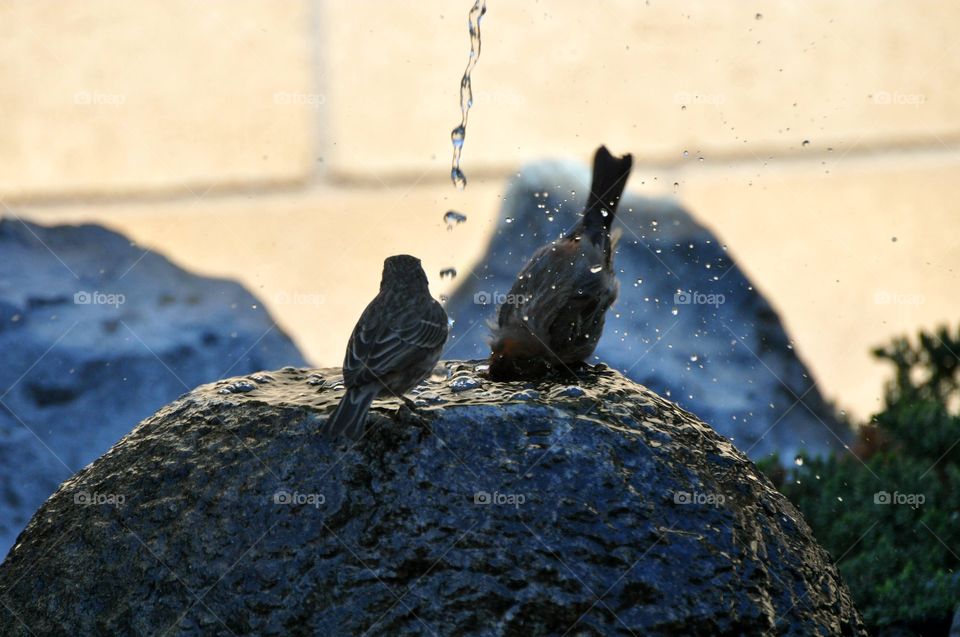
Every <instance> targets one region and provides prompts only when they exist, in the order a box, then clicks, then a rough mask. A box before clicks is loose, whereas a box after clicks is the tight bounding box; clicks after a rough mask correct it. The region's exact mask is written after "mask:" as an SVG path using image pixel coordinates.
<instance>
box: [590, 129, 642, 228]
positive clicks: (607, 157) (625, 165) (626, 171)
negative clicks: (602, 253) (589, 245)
mask: <svg viewBox="0 0 960 637" xmlns="http://www.w3.org/2000/svg"><path fill="white" fill-rule="evenodd" d="M631 168H633V155H630V154H626V155H624V156H623V157H614V156H613V155H612V154H610V151H609V150H607V147H606V146H601V147H600V148H598V149H597V152H596V154H595V155H594V156H593V181H592V182H591V184H590V194H589V195H588V196H587V207H586V210H584V213H583V227H584V228H585V229H586V231H587V236H588V237H589V238H590V240H591V241H592V242H593V243H594V244H596V245H599V244H601V242H602V243H604V245H609V244H607V237H608V236H609V234H610V225H611V224H612V223H613V217H614V215H615V214H616V212H617V205H618V204H619V203H620V197H621V196H622V195H623V189H624V188H626V185H627V178H628V177H629V176H630V170H631Z"/></svg>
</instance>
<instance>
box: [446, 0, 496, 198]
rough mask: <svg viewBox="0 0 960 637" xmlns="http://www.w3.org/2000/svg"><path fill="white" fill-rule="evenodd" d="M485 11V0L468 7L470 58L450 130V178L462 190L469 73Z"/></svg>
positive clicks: (469, 100)
mask: <svg viewBox="0 0 960 637" xmlns="http://www.w3.org/2000/svg"><path fill="white" fill-rule="evenodd" d="M486 12H487V0H475V1H474V3H473V7H472V8H471V9H470V16H469V18H468V20H467V22H468V26H469V28H470V59H469V60H468V61H467V68H466V69H465V70H464V71H463V78H461V80H460V124H459V125H458V126H457V127H456V128H454V129H453V130H452V131H450V140H451V141H452V142H453V162H452V164H451V167H450V180H451V181H452V182H453V185H454V186H456V187H457V188H459V189H460V190H463V189H464V188H465V187H466V185H467V178H466V177H465V176H464V174H463V171H462V170H460V151H462V150H463V139H464V137H466V136H467V115H468V114H469V113H470V107H471V106H473V88H472V86H471V84H470V73H472V72H473V67H474V66H476V65H477V60H478V59H480V19H481V18H482V17H483V15H484V14H485V13H486Z"/></svg>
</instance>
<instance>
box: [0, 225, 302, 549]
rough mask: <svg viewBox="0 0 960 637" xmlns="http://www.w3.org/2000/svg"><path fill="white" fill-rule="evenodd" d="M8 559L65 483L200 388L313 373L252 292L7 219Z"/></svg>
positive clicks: (0, 378) (4, 515) (2, 528)
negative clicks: (285, 369) (270, 374)
mask: <svg viewBox="0 0 960 637" xmlns="http://www.w3.org/2000/svg"><path fill="white" fill-rule="evenodd" d="M0 352H2V354H3V364H2V365H0V556H3V555H6V553H7V550H8V549H9V548H10V546H11V545H12V544H13V540H14V538H15V537H16V535H17V533H19V532H20V531H21V530H22V529H23V527H24V526H25V525H26V523H27V521H28V520H29V519H30V516H31V515H32V514H33V512H34V511H36V509H37V507H39V506H40V505H41V504H42V503H43V501H44V500H46V499H47V497H48V496H49V495H50V494H51V493H53V492H54V491H55V490H56V488H57V486H58V485H59V484H60V483H61V482H63V481H64V480H65V479H67V478H68V477H69V476H71V475H73V473H74V472H76V471H77V470H78V469H80V468H81V467H83V466H84V465H85V464H87V463H89V462H91V461H92V460H94V459H95V458H97V457H98V456H99V455H100V454H102V453H103V452H104V451H106V450H107V449H109V448H110V445H112V444H114V443H115V442H116V441H117V440H119V439H120V437H121V436H123V435H124V434H126V433H127V432H129V431H130V429H131V427H132V426H133V425H134V424H135V423H137V422H139V421H140V420H142V419H143V418H146V417H147V416H149V415H150V414H152V413H153V412H155V411H156V410H157V409H159V408H160V407H162V406H163V405H165V404H167V403H168V402H170V401H171V400H173V399H174V398H176V397H177V396H179V395H181V394H183V393H184V392H185V391H189V390H190V389H191V388H193V387H196V386H197V385H198V384H200V383H205V382H210V381H213V380H216V379H218V378H223V377H224V376H226V375H229V374H238V373H250V372H254V371H256V370H259V369H264V368H268V369H269V368H275V367H282V366H283V365H289V364H293V365H302V364H303V358H302V357H301V356H300V354H299V352H298V351H297V349H296V347H295V346H294V345H293V343H291V341H290V339H288V338H287V337H286V336H285V335H284V334H283V333H282V332H281V331H280V330H279V329H278V328H277V327H276V326H275V325H274V323H273V320H272V319H271V318H270V316H269V315H268V314H267V312H266V311H265V310H264V309H263V307H262V306H261V305H260V304H259V302H258V301H257V299H256V298H254V297H253V296H252V295H251V294H250V293H249V292H247V291H246V290H245V289H244V288H243V287H242V286H240V285H239V284H237V283H235V282H233V281H225V280H220V279H211V278H205V277H200V276H196V275H194V274H190V273H188V272H185V271H184V270H182V269H180V268H178V267H177V266H175V265H173V264H172V263H170V262H169V261H168V260H166V259H165V258H163V257H162V256H159V255H157V254H155V253H153V252H147V251H144V250H143V249H142V248H139V247H137V246H134V245H132V244H131V243H130V241H129V240H128V239H127V238H125V237H123V236H121V235H119V234H117V233H115V232H111V231H109V230H107V229H105V228H102V227H100V226H93V225H85V226H56V227H44V226H39V225H35V224H31V223H26V222H22V221H20V220H17V219H3V220H0Z"/></svg>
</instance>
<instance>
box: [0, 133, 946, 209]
mask: <svg viewBox="0 0 960 637" xmlns="http://www.w3.org/2000/svg"><path fill="white" fill-rule="evenodd" d="M951 145H955V146H956V147H955V148H954V147H951ZM837 146H838V148H837V150H835V151H833V152H832V153H831V152H827V151H826V148H824V149H823V150H817V149H814V150H809V151H807V150H797V151H788V152H779V153H778V152H776V151H772V150H769V149H767V150H762V149H761V150H758V149H756V148H753V149H751V151H752V152H750V151H747V152H744V153H726V154H722V155H712V154H710V153H709V152H707V153H705V157H706V161H704V162H699V161H697V160H696V158H695V157H692V158H690V159H678V160H670V161H650V162H644V161H643V160H642V158H638V157H637V154H636V153H635V154H634V158H635V159H634V169H633V170H634V174H643V173H669V174H671V175H674V176H676V175H677V174H701V175H709V174H719V173H722V172H724V171H738V170H739V171H742V170H747V169H753V168H756V167H757V166H758V161H757V157H761V158H763V159H764V160H766V161H769V162H770V164H771V165H773V166H774V167H802V166H814V165H816V164H817V163H819V162H823V161H827V160H831V159H833V158H834V157H835V156H836V155H835V153H842V152H843V150H842V148H843V147H842V146H840V145H839V144H837ZM554 158H559V159H562V157H554ZM539 159H551V158H549V157H544V158H539ZM574 159H576V158H574ZM904 159H910V160H911V162H916V161H917V160H928V161H932V160H943V159H956V160H960V137H948V138H941V139H937V140H934V141H932V142H929V143H923V144H916V143H913V144H907V143H904V144H899V145H898V144H889V143H887V144H883V145H870V144H863V143H861V144H860V145H859V146H858V147H857V148H854V149H852V150H851V151H850V152H849V153H847V154H846V156H845V157H844V159H843V162H842V165H843V167H844V168H846V167H849V166H851V165H853V166H858V167H867V166H870V165H877V164H881V165H890V166H895V165H896V164H897V163H898V162H900V161H902V160H904ZM530 161H537V159H532V160H530ZM908 166H909V167H911V168H912V167H915V164H914V163H911V164H908ZM519 167H520V166H519V165H515V166H509V167H490V166H486V167H484V166H477V167H475V168H473V169H472V170H471V177H472V179H471V181H472V182H473V183H483V182H489V181H503V180H506V179H509V178H510V177H512V176H513V175H515V174H516V171H517V170H518V168H519ZM834 168H836V167H834ZM311 172H312V171H311ZM324 175H325V177H322V176H320V175H317V174H312V175H308V176H307V177H306V178H292V179H288V180H274V181H262V182H257V181H244V182H240V183H238V182H234V183H230V182H229V181H228V182H223V181H221V182H219V184H218V185H216V186H215V187H213V188H212V189H211V190H210V191H209V192H208V193H207V194H206V195H205V197H204V200H205V202H208V203H217V202H229V201H231V200H236V199H257V198H270V197H284V196H293V197H296V196H303V195H311V194H320V193H323V192H324V191H325V190H340V191H346V192H350V191H360V190H363V189H366V188H370V187H377V188H382V187H383V186H385V185H386V186H388V187H400V186H410V185H411V184H412V183H413V182H414V181H416V180H417V178H418V177H422V179H421V180H420V182H419V183H418V184H417V185H418V187H420V186H435V185H437V184H441V183H449V177H448V176H447V173H446V172H445V171H443V170H438V171H436V174H428V175H423V171H422V169H420V170H410V171H403V172H401V171H394V172H393V173H392V174H390V173H383V172H378V177H379V179H367V178H365V177H362V176H358V175H356V174H354V173H352V172H344V171H340V172H337V171H330V170H327V171H325V172H324ZM208 183H209V182H192V183H189V184H185V185H183V186H180V187H177V188H175V189H144V190H135V189H128V190H125V191H118V192H114V193H77V192H74V193H60V194H53V195H30V196H25V197H16V196H10V195H8V196H6V197H3V200H4V202H5V203H6V204H7V205H9V206H10V207H11V208H13V209H15V210H17V209H18V208H21V207H23V208H30V209H32V210H37V211H42V210H49V209H55V208H61V207H62V208H76V207H79V206H97V207H99V208H104V207H114V206H117V207H121V206H130V205H135V204H145V205H151V204H176V203H178V202H184V203H188V202H193V201H195V199H196V197H195V196H194V195H193V192H195V191H196V190H197V189H198V188H199V189H201V190H203V189H205V184H208Z"/></svg>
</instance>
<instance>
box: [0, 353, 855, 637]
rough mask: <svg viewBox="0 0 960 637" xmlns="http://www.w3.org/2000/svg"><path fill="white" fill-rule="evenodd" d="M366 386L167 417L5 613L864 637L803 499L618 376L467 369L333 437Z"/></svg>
mask: <svg viewBox="0 0 960 637" xmlns="http://www.w3.org/2000/svg"><path fill="white" fill-rule="evenodd" d="M342 395H343V388H342V378H341V376H340V373H339V371H338V370H336V369H300V368H285V369H281V370H278V371H270V372H261V373H258V374H251V375H248V376H243V377H239V378H233V379H229V380H226V381H220V382H216V383H212V384H208V385H204V386H201V387H199V388H197V389H196V390H194V391H192V392H190V393H188V394H185V395H183V396H181V397H180V398H179V399H178V400H176V401H174V402H173V403H171V404H169V405H168V406H166V407H164V408H163V409H161V410H160V411H159V412H157V413H156V414H155V415H154V416H152V417H150V418H147V419H146V420H144V421H143V422H142V423H141V424H140V425H138V426H137V428H136V429H134V430H133V431H132V432H131V433H130V434H128V435H127V436H126V437H125V438H124V439H123V440H121V441H120V442H119V443H117V444H116V445H115V446H114V447H113V448H112V449H111V450H110V451H109V452H107V453H106V454H105V455H104V456H102V457H101V458H100V459H99V460H97V461H96V462H94V463H93V464H91V465H89V466H87V467H86V468H84V469H83V470H81V471H80V472H78V473H77V474H76V475H75V476H73V477H72V478H71V479H70V480H68V481H67V482H65V483H64V484H63V485H62V486H61V487H60V489H59V490H58V491H57V492H56V493H55V494H54V495H53V496H52V497H51V498H50V499H49V500H48V501H47V502H46V503H45V504H44V505H43V507H41V508H40V510H39V511H37V513H36V514H35V515H34V517H33V519H32V520H31V522H30V524H29V525H28V526H27V528H26V529H25V530H24V531H23V533H21V535H20V536H19V538H18V543H17V545H16V546H15V547H14V549H13V550H12V552H11V554H10V555H9V556H8V558H7V560H6V561H5V562H4V563H3V564H2V565H0V598H2V599H3V601H4V604H3V605H2V606H0V626H4V627H6V628H7V629H8V633H9V634H14V635H29V634H164V633H168V634H179V635H230V634H257V635H290V634H308V635H340V634H344V635H353V634H363V633H368V634H390V635H422V634H463V635H466V634H480V635H548V634H549V635H553V634H565V633H568V631H569V634H590V635H593V634H621V633H622V634H630V633H631V632H632V633H635V634H642V635H675V634H782V635H838V634H849V635H860V634H864V633H863V625H862V622H861V619H860V617H859V615H858V613H857V611H856V610H855V609H854V607H853V604H852V602H851V600H850V596H849V592H848V590H847V588H846V586H845V584H844V583H843V582H842V580H841V579H840V577H839V575H838V573H837V571H836V569H835V568H834V567H833V565H832V563H831V561H830V558H829V556H828V555H827V554H826V552H825V551H824V550H823V549H822V548H820V547H819V546H818V545H817V544H816V542H815V541H814V539H813V537H812V535H811V533H810V529H809V527H808V526H807V524H806V522H805V521H804V520H803V518H802V517H801V516H800V514H799V513H798V512H797V511H796V509H795V508H794V507H793V506H792V505H791V504H790V503H789V502H788V501H787V500H786V499H785V498H784V497H783V496H782V495H780V494H779V493H778V492H777V491H776V490H774V489H773V487H772V486H771V484H770V482H769V481H768V480H767V479H766V478H764V477H763V476H762V475H761V474H760V473H759V472H758V471H757V470H756V468H755V467H754V466H753V465H752V464H751V463H750V462H749V461H748V460H747V459H746V458H745V457H744V456H743V455H742V454H741V453H740V452H739V451H737V450H736V449H735V448H734V447H733V445H731V444H730V442H729V441H727V440H726V439H724V438H723V437H721V436H719V435H718V434H717V433H715V432H714V431H713V430H712V429H711V428H710V427H709V426H708V425H706V424H704V423H703V422H701V421H700V420H698V419H697V418H696V417H695V416H693V415H692V414H689V413H687V412H685V411H683V410H682V409H680V408H678V407H677V406H676V405H674V404H673V403H671V402H669V401H667V400H665V399H663V398H661V397H659V396H657V395H656V394H654V393H653V392H651V391H649V390H647V389H646V388H644V387H642V386H640V385H637V384H635V383H634V382H632V381H630V380H629V379H626V378H625V377H623V376H622V375H620V374H619V373H617V372H614V371H612V370H609V369H606V368H604V367H602V366H598V367H585V368H584V369H582V370H580V371H579V372H578V373H577V374H575V375H569V376H565V377H554V378H547V379H544V380H542V381H540V382H535V383H494V382H491V381H490V380H489V379H488V378H487V377H486V376H485V374H484V369H483V367H482V365H481V364H480V363H478V362H471V361H449V362H446V363H443V364H442V365H441V366H440V367H439V368H438V370H437V372H436V373H435V374H434V376H433V377H432V378H431V379H429V380H428V381H427V382H426V383H424V384H423V385H421V387H420V388H418V390H417V391H416V392H415V393H413V394H411V395H412V396H413V397H414V400H415V403H416V405H417V408H416V409H415V410H410V409H409V408H408V407H407V406H406V405H405V404H404V403H402V402H401V401H399V400H397V399H389V400H378V401H375V403H374V405H373V408H372V412H371V417H370V418H369V420H368V431H367V433H366V435H365V436H364V437H363V438H362V439H361V440H360V441H359V442H357V443H352V442H350V441H338V442H336V443H334V444H331V443H329V442H327V441H326V440H325V439H324V437H323V436H321V435H318V434H319V432H320V431H321V430H322V428H323V427H324V426H325V424H326V419H327V416H328V415H329V413H330V411H331V410H332V409H333V407H334V405H335V404H336V402H337V401H338V400H339V399H340V398H341V396H342ZM198 600H200V601H198ZM12 613H16V615H13V614H12ZM28 627H29V628H28ZM168 631H169V632H168Z"/></svg>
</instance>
